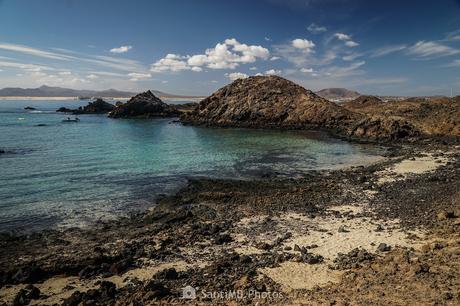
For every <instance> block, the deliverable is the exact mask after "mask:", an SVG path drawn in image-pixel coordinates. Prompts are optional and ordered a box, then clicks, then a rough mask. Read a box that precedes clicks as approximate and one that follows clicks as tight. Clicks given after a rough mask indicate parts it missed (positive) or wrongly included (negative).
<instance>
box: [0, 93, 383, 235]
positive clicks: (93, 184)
mask: <svg viewBox="0 0 460 306" xmlns="http://www.w3.org/2000/svg"><path fill="white" fill-rule="evenodd" d="M166 102H168V101H166ZM182 102H187V101H182ZM87 103H88V101H85V100H0V150H4V151H6V153H3V154H0V232H12V233H22V232H34V231H40V230H44V229H64V228H69V227H85V226H90V225H92V224H95V223H97V222H101V221H109V220H113V219H115V218H118V217H120V216H126V215H129V214H131V213H136V212H141V211H144V210H146V209H148V208H150V207H152V206H153V205H155V201H156V199H157V198H158V197H159V196H163V195H168V194H173V193H175V192H177V191H178V190H179V189H180V188H183V187H184V186H186V184H187V182H188V180H189V179H192V178H218V179H240V180H253V179H266V177H280V178H298V177H302V176H304V175H305V174H307V173H308V172H309V171H312V170H324V169H338V168H346V167H350V166H358V165H366V164H369V163H373V162H376V161H378V160H380V159H381V158H382V155H383V154H384V152H385V149H384V148H382V147H378V146H375V145H364V144H357V143H348V142H345V141H342V140H339V139H335V138H332V137H330V136H328V135H327V134H325V133H322V132H309V131H280V130H257V129H240V128H231V129H230V128H225V129H224V128H204V127H194V126H184V125H181V124H180V123H177V122H175V120H173V119H111V118H107V116H106V115H80V116H78V118H79V119H80V121H79V122H63V121H62V120H64V119H66V118H67V117H71V118H74V117H75V116H69V115H66V114H62V113H56V111H55V110H56V109H58V108H59V107H61V106H65V107H68V108H77V107H78V106H83V105H86V104H87ZM173 103H181V101H173ZM26 106H30V107H33V108H35V110H25V109H24V107H26Z"/></svg>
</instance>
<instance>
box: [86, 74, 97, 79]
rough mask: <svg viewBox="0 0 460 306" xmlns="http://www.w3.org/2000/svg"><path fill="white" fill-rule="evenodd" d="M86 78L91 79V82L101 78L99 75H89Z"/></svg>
mask: <svg viewBox="0 0 460 306" xmlns="http://www.w3.org/2000/svg"><path fill="white" fill-rule="evenodd" d="M86 78H87V79H90V80H95V79H97V78H99V77H98V76H97V75H95V74H89V75H87V76H86Z"/></svg>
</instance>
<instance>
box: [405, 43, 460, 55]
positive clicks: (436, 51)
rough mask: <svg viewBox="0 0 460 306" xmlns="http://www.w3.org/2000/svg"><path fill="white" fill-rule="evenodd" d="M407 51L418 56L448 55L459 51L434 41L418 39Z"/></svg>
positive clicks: (459, 51)
mask: <svg viewBox="0 0 460 306" xmlns="http://www.w3.org/2000/svg"><path fill="white" fill-rule="evenodd" d="M407 53H408V54H409V55H414V56H416V57H418V58H432V57H441V56H450V55H455V54H458V53H460V50H457V49H454V48H452V47H449V46H446V45H443V44H440V43H438V42H435V41H423V40H422V41H419V42H417V43H416V44H415V45H413V46H411V47H409V48H408V50H407Z"/></svg>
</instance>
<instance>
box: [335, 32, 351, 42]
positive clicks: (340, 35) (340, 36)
mask: <svg viewBox="0 0 460 306" xmlns="http://www.w3.org/2000/svg"><path fill="white" fill-rule="evenodd" d="M334 36H335V37H336V38H337V39H339V40H342V41H347V40H350V39H351V36H350V35H347V34H343V33H335V34H334Z"/></svg>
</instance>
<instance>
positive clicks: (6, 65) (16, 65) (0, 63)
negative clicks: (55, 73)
mask: <svg viewBox="0 0 460 306" xmlns="http://www.w3.org/2000/svg"><path fill="white" fill-rule="evenodd" d="M0 67H3V68H15V69H21V70H25V71H41V70H49V71H51V70H55V69H54V68H52V67H49V66H45V65H35V64H25V63H18V62H11V61H0Z"/></svg>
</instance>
